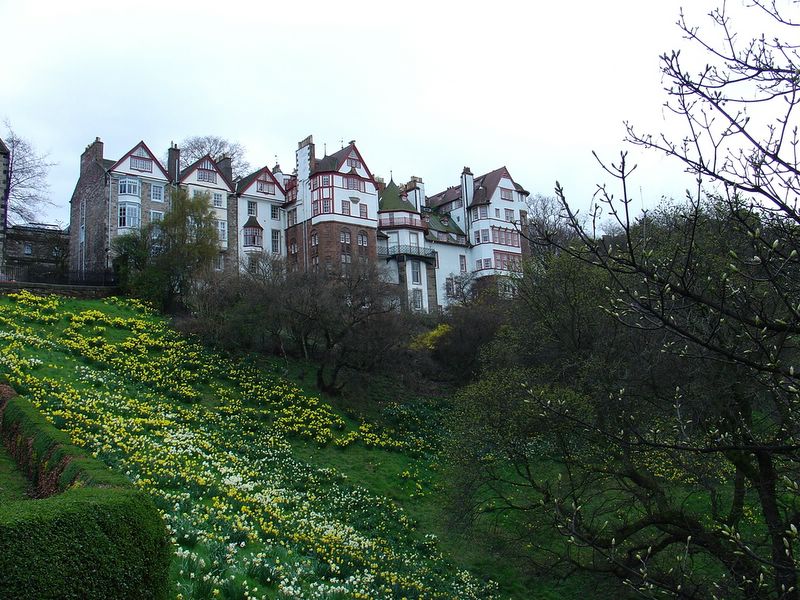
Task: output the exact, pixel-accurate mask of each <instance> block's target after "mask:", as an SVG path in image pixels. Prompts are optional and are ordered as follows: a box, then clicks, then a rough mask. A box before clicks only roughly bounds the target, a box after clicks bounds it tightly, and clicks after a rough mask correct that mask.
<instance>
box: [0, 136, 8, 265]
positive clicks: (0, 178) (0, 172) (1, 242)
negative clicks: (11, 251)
mask: <svg viewBox="0 0 800 600" xmlns="http://www.w3.org/2000/svg"><path fill="white" fill-rule="evenodd" d="M9 158H10V152H9V149H8V146H6V145H5V143H4V142H3V140H0V265H2V263H3V260H4V257H5V255H6V254H5V247H6V244H5V240H6V229H7V228H8V193H9V180H8V178H9V167H10V165H9Z"/></svg>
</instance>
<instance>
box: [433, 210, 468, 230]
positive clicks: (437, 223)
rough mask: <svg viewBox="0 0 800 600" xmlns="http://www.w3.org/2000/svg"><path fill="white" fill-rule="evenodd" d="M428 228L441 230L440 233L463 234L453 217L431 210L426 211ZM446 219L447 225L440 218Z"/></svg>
mask: <svg viewBox="0 0 800 600" xmlns="http://www.w3.org/2000/svg"><path fill="white" fill-rule="evenodd" d="M428 215H429V219H428V229H433V230H434V231H441V232H442V233H452V234H454V235H464V232H463V231H462V230H461V228H460V227H459V226H458V224H457V223H456V221H455V219H453V218H452V217H448V216H446V215H440V214H439V213H438V212H436V211H431V212H430V213H428ZM443 218H445V219H447V225H445V224H444V223H442V219H443Z"/></svg>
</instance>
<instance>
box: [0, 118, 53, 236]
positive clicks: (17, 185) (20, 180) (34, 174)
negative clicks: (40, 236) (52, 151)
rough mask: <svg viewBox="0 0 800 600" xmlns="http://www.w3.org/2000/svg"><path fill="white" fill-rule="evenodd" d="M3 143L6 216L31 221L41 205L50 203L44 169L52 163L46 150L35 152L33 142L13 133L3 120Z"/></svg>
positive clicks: (48, 167)
mask: <svg viewBox="0 0 800 600" xmlns="http://www.w3.org/2000/svg"><path fill="white" fill-rule="evenodd" d="M5 128H6V137H5V143H6V146H8V150H9V157H8V159H9V161H8V187H7V188H6V192H5V194H6V197H5V198H4V200H5V204H6V206H8V218H9V220H10V221H12V222H31V221H35V220H36V219H37V216H38V215H39V213H40V211H41V210H42V209H43V208H44V207H45V206H52V205H53V202H52V201H51V200H50V199H49V197H48V192H49V186H48V184H47V172H48V171H49V170H50V167H52V166H53V165H54V164H55V163H51V162H48V160H47V155H46V154H38V153H37V152H36V149H35V148H34V146H33V144H31V143H30V142H29V141H28V140H26V139H25V138H23V137H20V136H19V135H17V132H16V131H14V128H13V127H12V126H11V123H10V122H9V121H8V120H6V121H5Z"/></svg>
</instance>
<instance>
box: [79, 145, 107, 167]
mask: <svg viewBox="0 0 800 600" xmlns="http://www.w3.org/2000/svg"><path fill="white" fill-rule="evenodd" d="M94 161H97V162H98V163H99V164H100V165H102V164H103V142H101V141H100V138H99V137H96V138H94V141H93V142H92V143H91V144H89V145H88V146H86V150H84V151H83V154H81V173H83V172H84V171H86V167H87V166H89V165H90V164H91V163H92V162H94Z"/></svg>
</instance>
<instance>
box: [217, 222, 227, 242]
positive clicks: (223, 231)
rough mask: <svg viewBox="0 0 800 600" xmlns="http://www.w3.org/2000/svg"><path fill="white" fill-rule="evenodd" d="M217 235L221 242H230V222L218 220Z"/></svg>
mask: <svg viewBox="0 0 800 600" xmlns="http://www.w3.org/2000/svg"><path fill="white" fill-rule="evenodd" d="M217 235H218V236H219V241H220V242H227V241H228V222H227V221H223V220H222V219H217Z"/></svg>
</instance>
